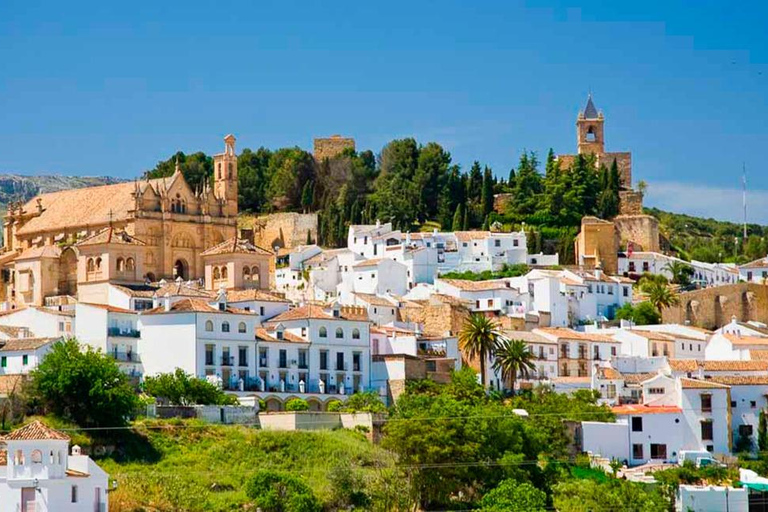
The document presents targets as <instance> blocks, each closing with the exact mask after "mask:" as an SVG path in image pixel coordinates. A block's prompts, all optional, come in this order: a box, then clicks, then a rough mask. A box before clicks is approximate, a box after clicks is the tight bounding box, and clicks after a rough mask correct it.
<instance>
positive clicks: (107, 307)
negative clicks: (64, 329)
mask: <svg viewBox="0 0 768 512" xmlns="http://www.w3.org/2000/svg"><path fill="white" fill-rule="evenodd" d="M80 304H82V305H84V306H90V307H92V308H99V309H104V310H107V311H109V312H110V313H126V314H129V315H136V314H138V312H137V311H134V310H132V309H125V308H119V307H117V306H110V305H109V304H96V303H95V302H81V303H80Z"/></svg>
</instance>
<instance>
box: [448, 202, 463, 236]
mask: <svg viewBox="0 0 768 512" xmlns="http://www.w3.org/2000/svg"><path fill="white" fill-rule="evenodd" d="M463 209H464V205H462V204H458V205H456V213H454V214H453V225H452V226H451V229H452V230H453V231H461V228H462V221H463V217H464V216H463V215H462V210H463Z"/></svg>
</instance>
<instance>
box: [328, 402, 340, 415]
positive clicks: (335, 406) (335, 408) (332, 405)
mask: <svg viewBox="0 0 768 512" xmlns="http://www.w3.org/2000/svg"><path fill="white" fill-rule="evenodd" d="M341 405H342V404H341V401H340V400H331V401H330V402H328V407H326V410H327V411H328V412H339V411H341Z"/></svg>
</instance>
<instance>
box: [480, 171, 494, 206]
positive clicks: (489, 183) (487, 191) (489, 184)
mask: <svg viewBox="0 0 768 512" xmlns="http://www.w3.org/2000/svg"><path fill="white" fill-rule="evenodd" d="M481 200H482V214H483V218H488V215H490V214H491V212H493V173H492V172H491V168H490V167H487V166H486V168H485V171H483V192H482V197H481Z"/></svg>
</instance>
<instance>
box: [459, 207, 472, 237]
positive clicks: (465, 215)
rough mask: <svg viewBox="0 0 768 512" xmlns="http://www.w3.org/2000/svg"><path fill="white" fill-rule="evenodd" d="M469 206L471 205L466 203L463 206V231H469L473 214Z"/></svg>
mask: <svg viewBox="0 0 768 512" xmlns="http://www.w3.org/2000/svg"><path fill="white" fill-rule="evenodd" d="M469 208H470V207H469V206H468V205H466V204H465V205H464V207H463V208H462V211H463V215H462V218H461V230H462V231H469V217H470V215H471V212H470V211H469Z"/></svg>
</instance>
